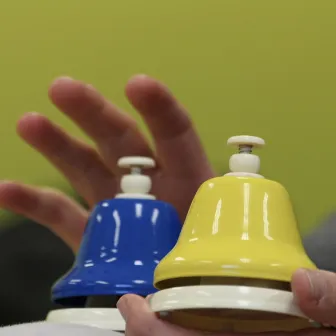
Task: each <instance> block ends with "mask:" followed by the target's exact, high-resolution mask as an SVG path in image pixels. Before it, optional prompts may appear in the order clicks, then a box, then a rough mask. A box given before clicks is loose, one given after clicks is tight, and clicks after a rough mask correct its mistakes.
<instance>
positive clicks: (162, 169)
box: [0, 76, 214, 251]
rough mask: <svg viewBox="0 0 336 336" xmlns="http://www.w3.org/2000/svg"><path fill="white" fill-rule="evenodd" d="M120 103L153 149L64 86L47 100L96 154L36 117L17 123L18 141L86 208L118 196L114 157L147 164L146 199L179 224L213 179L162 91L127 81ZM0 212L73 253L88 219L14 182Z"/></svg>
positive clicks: (67, 202)
mask: <svg viewBox="0 0 336 336" xmlns="http://www.w3.org/2000/svg"><path fill="white" fill-rule="evenodd" d="M126 95H127V97H128V99H129V101H130V103H131V104H132V105H133V106H134V107H135V109H136V110H137V111H138V112H139V113H140V115H141V117H142V118H143V120H144V121H145V123H146V124H147V126H148V128H149V130H150V132H151V134H152V137H153V139H154V144H155V149H152V148H151V146H150V145H149V143H148V141H147V139H146V138H145V136H144V135H143V134H142V133H141V132H140V131H139V129H138V126H137V124H136V122H135V120H134V119H133V118H131V117H130V116H129V115H128V114H126V113H124V112H123V111H121V110H120V109H118V108H117V107H116V106H115V105H113V104H112V103H110V102H108V101H107V100H106V99H104V97H102V96H101V95H100V94H99V93H98V92H97V91H96V90H95V89H94V88H93V87H92V86H90V85H86V84H85V83H82V82H80V81H76V80H72V79H70V78H60V79H58V80H56V81H55V82H54V83H53V84H52V86H51V87H50V90H49V96H50V99H51V101H52V102H53V103H54V104H55V105H56V106H57V107H58V108H59V110H60V111H62V112H63V113H64V114H65V115H66V116H67V117H69V118H70V119H71V120H72V121H73V122H75V123H76V124H77V125H78V126H79V127H80V128H81V129H82V130H83V131H84V132H85V133H86V134H87V135H88V136H90V137H91V139H92V140H93V141H94V143H95V144H96V146H97V149H96V148H95V147H92V146H89V145H88V144H86V143H83V142H82V141H79V140H78V139H75V138H73V137H72V136H71V134H69V133H67V132H65V131H64V130H62V129H61V128H60V127H59V126H57V125H55V124H54V123H53V122H51V121H50V120H48V119H47V118H46V117H44V116H43V115H39V114H36V113H28V114H26V115H25V116H23V118H22V119H21V120H19V122H18V126H17V130H18V133H19V135H20V136H21V137H22V138H23V139H24V140H25V141H26V142H27V143H28V144H29V145H31V146H32V147H33V148H34V149H36V150H37V151H39V152H40V153H41V154H42V155H43V156H44V157H45V158H46V159H47V160H49V161H50V163H51V164H53V165H54V166H55V167H56V168H57V169H58V170H59V171H60V172H61V173H62V174H63V175H64V176H65V177H66V178H67V179H68V180H69V181H70V183H71V185H72V186H73V188H74V189H75V190H76V191H77V192H78V194H79V195H80V196H82V197H83V198H84V200H85V201H86V202H87V203H88V205H89V207H90V208H92V207H93V206H94V205H95V204H96V203H97V202H99V201H101V200H103V199H106V198H112V197H113V196H114V195H115V194H116V192H117V191H118V189H119V179H120V171H119V170H118V168H117V166H116V164H117V160H118V159H119V158H120V157H122V156H128V155H142V156H150V157H153V158H154V159H155V160H156V162H157V168H156V169H155V170H154V171H153V173H152V178H153V189H152V192H153V194H155V195H156V196H157V198H158V199H160V200H163V201H167V202H170V203H171V204H172V205H174V206H175V208H176V209H177V210H178V212H179V214H180V217H181V220H184V217H185V215H186V213H187V211H188V208H189V205H190V203H191V201H192V198H193V196H194V194H195V192H196V190H197V189H198V187H199V186H200V184H201V183H202V182H203V181H205V180H207V179H209V178H211V177H213V176H214V173H213V170H212V168H211V166H210V164H209V162H208V160H207V158H206V155H205V153H204V150H203V148H202V145H201V143H200V140H199V138H198V136H197V133H196V131H195V129H194V127H193V125H192V122H191V120H190V118H189V116H188V114H187V112H186V111H185V110H184V108H183V107H182V106H181V105H180V104H179V103H178V102H177V101H176V100H175V99H174V97H173V96H172V95H171V93H170V92H169V91H168V89H167V88H166V87H165V86H164V85H162V84H161V83H159V82H158V81H156V80H154V79H151V78H149V77H147V76H136V77H134V78H132V79H131V80H130V81H129V82H128V84H127V86H126ZM0 207H2V208H5V209H7V210H10V211H13V212H16V213H19V214H21V215H24V216H26V217H28V218H30V219H32V220H34V221H36V222H38V223H40V224H42V225H45V226H46V227H48V228H49V229H51V230H52V231H53V232H54V233H56V234H57V235H58V236H59V237H61V238H62V239H63V240H64V241H65V242H66V243H67V244H68V245H69V246H70V247H71V248H72V249H73V250H74V251H76V250H77V249H78V247H79V244H80V240H81V237H82V233H83V229H84V227H85V224H86V221H87V219H88V211H87V210H86V209H84V208H83V207H82V206H80V205H79V204H77V203H76V202H75V201H74V200H72V199H70V198H69V197H68V196H66V195H64V194H62V193H60V192H58V191H56V190H52V189H48V188H40V187H33V186H29V185H24V184H21V183H18V182H2V183H1V184H0Z"/></svg>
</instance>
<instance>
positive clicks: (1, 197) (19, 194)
mask: <svg viewBox="0 0 336 336" xmlns="http://www.w3.org/2000/svg"><path fill="white" fill-rule="evenodd" d="M18 200H20V201H21V200H23V202H25V201H26V197H25V193H24V191H23V188H22V185H20V184H19V183H17V182H14V181H10V180H2V181H0V206H5V207H6V206H7V207H10V208H11V207H12V205H13V204H16V203H17V202H18ZM10 210H11V209H10Z"/></svg>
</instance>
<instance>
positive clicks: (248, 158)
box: [226, 135, 265, 178]
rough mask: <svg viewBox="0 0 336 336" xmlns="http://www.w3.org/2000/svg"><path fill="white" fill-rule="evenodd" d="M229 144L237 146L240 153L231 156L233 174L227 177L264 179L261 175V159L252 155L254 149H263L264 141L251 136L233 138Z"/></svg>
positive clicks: (230, 164)
mask: <svg viewBox="0 0 336 336" xmlns="http://www.w3.org/2000/svg"><path fill="white" fill-rule="evenodd" d="M227 143H228V145H233V146H237V147H238V149H239V153H237V154H234V155H232V156H231V158H230V161H229V166H230V170H231V172H230V173H228V174H226V175H231V176H247V177H258V178H262V177H263V176H262V175H260V174H259V170H260V158H259V156H257V155H255V154H252V149H253V147H263V146H264V145H265V141H264V140H263V139H261V138H258V137H254V136H250V135H239V136H234V137H231V138H230V139H229V140H228V142H227Z"/></svg>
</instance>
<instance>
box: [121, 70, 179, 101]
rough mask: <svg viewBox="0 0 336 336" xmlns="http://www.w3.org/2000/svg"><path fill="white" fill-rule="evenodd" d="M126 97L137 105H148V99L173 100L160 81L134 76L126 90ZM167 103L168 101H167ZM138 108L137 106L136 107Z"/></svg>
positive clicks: (144, 76) (145, 76)
mask: <svg viewBox="0 0 336 336" xmlns="http://www.w3.org/2000/svg"><path fill="white" fill-rule="evenodd" d="M125 92H126V96H127V97H128V98H129V99H130V101H131V102H132V103H133V104H135V105H139V106H140V105H142V104H146V102H147V100H148V99H151V103H153V99H156V100H157V101H158V100H159V99H161V100H162V99H165V100H167V98H169V99H172V96H171V95H170V92H169V90H168V88H167V87H166V86H165V85H164V84H162V83H161V82H159V81H158V80H156V79H154V78H152V77H149V76H147V75H135V76H133V77H132V78H131V79H130V80H129V81H128V83H127V84H126V88H125ZM165 103H166V101H165ZM136 107H137V106H136Z"/></svg>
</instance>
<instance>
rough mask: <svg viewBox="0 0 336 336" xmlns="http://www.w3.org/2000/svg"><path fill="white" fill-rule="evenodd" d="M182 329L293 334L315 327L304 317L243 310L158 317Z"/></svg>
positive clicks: (198, 312)
mask: <svg viewBox="0 0 336 336" xmlns="http://www.w3.org/2000/svg"><path fill="white" fill-rule="evenodd" d="M160 317H161V319H163V320H165V321H167V322H170V323H173V324H175V325H179V326H181V327H183V328H187V329H193V330H198V331H203V332H204V331H206V332H239V333H261V332H277V331H279V332H281V331H282V332H293V331H299V330H302V329H309V328H312V327H314V326H313V325H312V323H311V322H309V321H308V320H307V319H305V318H299V317H293V316H289V315H287V316H286V315H280V314H275V313H264V312H263V313H261V312H254V311H244V310H226V309H221V310H217V309H195V310H181V311H174V312H169V313H165V314H160Z"/></svg>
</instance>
